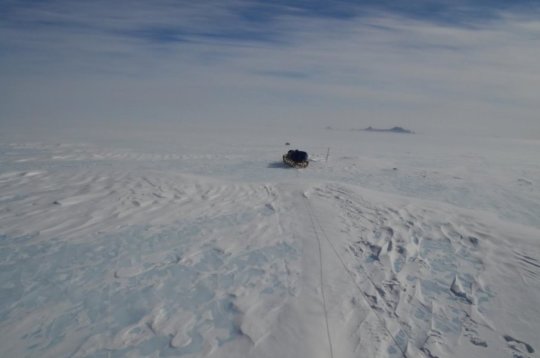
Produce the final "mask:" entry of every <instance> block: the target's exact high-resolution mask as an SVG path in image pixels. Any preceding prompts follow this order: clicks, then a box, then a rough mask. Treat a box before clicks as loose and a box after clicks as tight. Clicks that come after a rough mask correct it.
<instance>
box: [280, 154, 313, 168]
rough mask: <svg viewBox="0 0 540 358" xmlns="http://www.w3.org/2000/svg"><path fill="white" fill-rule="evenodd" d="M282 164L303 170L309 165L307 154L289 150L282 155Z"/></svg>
mask: <svg viewBox="0 0 540 358" xmlns="http://www.w3.org/2000/svg"><path fill="white" fill-rule="evenodd" d="M283 163H285V164H286V165H288V166H290V167H293V168H305V167H307V166H308V164H309V160H308V154H307V153H306V152H303V151H301V150H298V149H295V150H289V151H288V152H287V154H284V155H283Z"/></svg>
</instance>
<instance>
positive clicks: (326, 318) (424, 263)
mask: <svg viewBox="0 0 540 358" xmlns="http://www.w3.org/2000/svg"><path fill="white" fill-rule="evenodd" d="M332 135H336V136H337V135H338V134H336V133H333V134H332ZM339 135H340V136H342V138H341V139H343V142H338V141H337V140H334V142H332V143H333V145H334V149H333V151H332V152H331V157H330V160H329V161H328V162H326V161H325V157H324V156H325V153H326V148H323V146H320V145H319V146H315V145H313V146H312V148H314V149H313V150H309V151H310V152H311V153H313V155H312V158H313V159H314V161H313V162H312V163H311V164H310V167H309V168H308V169H306V170H303V171H298V170H286V169H284V168H283V167H282V166H281V165H279V163H278V162H276V161H275V158H274V157H273V156H272V153H270V154H269V148H273V149H272V150H275V151H279V150H280V149H282V148H281V147H280V148H279V149H277V148H275V147H271V146H270V145H269V144H268V143H266V142H265V141H264V140H262V139H261V143H257V145H248V146H247V147H246V146H238V145H232V144H227V145H224V144H223V143H218V144H215V145H214V147H212V146H210V147H208V148H205V149H206V151H202V150H199V149H200V147H197V146H196V145H191V144H189V145H184V146H182V148H183V149H182V150H179V152H180V153H176V154H171V152H172V151H165V154H163V153H159V151H158V152H157V153H146V152H145V151H144V150H140V151H139V152H137V151H132V150H127V149H117V148H116V149H115V148H113V149H111V148H107V147H103V146H100V147H95V146H91V145H79V144H77V145H70V144H61V145H48V144H41V143H28V144H19V143H15V144H3V145H2V149H3V151H2V153H3V154H2V155H1V156H0V164H1V169H0V235H1V236H0V247H1V250H0V268H1V270H0V282H1V286H0V293H1V294H0V336H1V337H2V338H1V344H0V355H2V356H6V357H19V356H27V357H35V356H39V357H58V356H74V357H103V356H107V357H108V356H113V357H114V356H118V357H120V356H122V357H124V356H133V357H139V356H145V357H146V356H148V357H152V356H153V357H157V356H171V357H239V356H242V357H276V356H279V357H359V356H360V357H364V356H365V357H403V356H406V357H467V356H475V357H535V356H538V352H539V349H540V348H539V347H537V346H536V339H535V338H537V332H540V326H539V323H538V322H540V312H539V311H538V308H537V301H538V299H537V298H538V297H540V283H539V282H540V281H539V278H540V245H539V244H538V238H539V237H540V235H539V233H540V229H539V225H540V224H539V223H538V221H537V218H538V216H537V213H539V212H540V209H539V208H540V204H539V200H538V195H539V194H538V187H537V183H538V182H540V178H539V175H538V173H540V170H539V166H538V164H537V163H536V164H535V162H534V161H531V160H529V159H527V158H529V157H523V158H524V159H523V160H522V161H521V162H515V158H516V157H519V155H518V154H519V153H520V152H519V151H517V150H516V154H508V158H501V159H500V163H497V162H496V161H495V159H494V158H493V157H489V156H485V153H487V152H488V151H487V149H485V148H484V149H482V150H486V152H483V151H482V150H480V149H478V150H473V149H471V148H474V146H473V147H467V148H466V149H464V150H463V152H470V153H469V154H468V155H469V156H470V158H471V159H470V161H467V160H466V159H464V160H463V161H460V162H459V163H457V162H456V161H455V158H457V157H449V156H446V157H444V156H442V157H441V158H442V160H441V161H440V162H439V161H437V160H436V158H437V157H438V156H439V154H440V153H437V151H436V150H435V153H433V154H429V153H424V154H422V155H418V153H419V152H420V149H419V148H418V147H416V145H417V144H414V146H413V144H412V142H411V143H409V144H407V143H406V141H407V139H401V137H400V139H397V141H398V144H390V145H389V146H390V149H389V150H388V151H386V152H385V151H383V150H382V149H381V148H383V147H384V146H385V144H384V143H379V142H378V141H379V138H383V137H380V136H379V137H369V138H372V139H369V140H370V141H371V142H369V143H362V144H360V149H357V150H356V151H355V150H354V149H353V148H354V146H355V145H357V143H350V142H348V141H347V139H348V137H347V136H349V134H347V133H345V134H339ZM367 138H368V137H365V138H363V139H365V140H368V139H367ZM391 138H394V137H391ZM338 144H341V147H340V146H338ZM368 144H369V145H373V146H374V148H375V149H369V146H368ZM426 145H427V144H426ZM430 145H431V144H430ZM529 145H530V144H527V145H526V146H524V147H520V148H521V149H520V150H522V151H525V152H526V151H527V150H528V149H527V148H529ZM308 146H309V142H308ZM393 146H396V147H399V146H404V147H405V148H408V153H407V151H401V152H397V151H395V148H394V147H393ZM479 148H483V147H479ZM523 148H525V149H523ZM379 149H381V150H380V151H379ZM421 149H424V148H421ZM439 150H441V149H440V148H439ZM441 151H442V150H441ZM430 155H431V157H430ZM258 157H260V158H262V159H261V160H257V159H254V158H258ZM277 157H278V158H279V155H278V156H277ZM458 157H459V158H463V157H462V154H460V155H458ZM394 168H396V169H394ZM490 175H493V176H494V177H493V178H492V179H489V178H490ZM456 177H457V178H459V179H456ZM482 183H483V185H481V184H482ZM381 191H384V192H386V193H382V192H381ZM501 203H507V205H506V206H503V205H501ZM456 205H458V206H456Z"/></svg>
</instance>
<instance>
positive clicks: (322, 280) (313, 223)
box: [306, 198, 334, 358]
mask: <svg viewBox="0 0 540 358" xmlns="http://www.w3.org/2000/svg"><path fill="white" fill-rule="evenodd" d="M306 203H307V205H306V208H307V209H308V214H309V219H310V221H311V227H312V229H313V232H314V233H315V237H316V238H317V245H318V247H319V267H320V282H321V284H320V286H321V295H322V301H323V310H324V320H325V323H326V334H327V336H328V344H329V346H330V357H331V358H334V349H333V347H332V336H331V335H330V325H329V324H328V309H327V304H326V294H325V292H324V277H323V261H322V248H321V238H320V236H319V233H318V232H317V227H316V226H315V220H314V219H313V211H312V210H311V206H310V205H309V201H308V200H307V198H306ZM319 227H320V226H319Z"/></svg>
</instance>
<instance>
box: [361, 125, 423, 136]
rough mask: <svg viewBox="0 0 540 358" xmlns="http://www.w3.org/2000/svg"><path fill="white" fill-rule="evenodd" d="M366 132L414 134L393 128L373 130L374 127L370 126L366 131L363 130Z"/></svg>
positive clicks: (403, 129)
mask: <svg viewBox="0 0 540 358" xmlns="http://www.w3.org/2000/svg"><path fill="white" fill-rule="evenodd" d="M362 130H363V131H366V132H391V133H403V134H413V133H414V132H413V131H411V130H408V129H405V128H402V127H392V128H389V129H381V128H373V127H372V126H369V127H367V128H365V129H362Z"/></svg>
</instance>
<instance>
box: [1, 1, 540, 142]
mask: <svg viewBox="0 0 540 358" xmlns="http://www.w3.org/2000/svg"><path fill="white" fill-rule="evenodd" d="M0 8H1V9H2V11H1V12H0V128H4V129H8V128H12V127H20V128H32V127H49V128H63V127H66V126H72V127H75V128H77V127H84V126H90V127H96V128H100V127H103V128H106V127H107V126H111V125H116V126H132V125H133V126H134V125H146V126H155V127H159V126H163V127H164V128H165V127H167V126H171V125H173V126H179V127H181V126H188V125H197V124H209V125H216V126H222V127H225V126H229V125H237V124H243V125H250V124H253V125H260V124H263V125H267V126H274V125H280V126H287V125H290V126H291V127H295V126H296V127H298V126H311V127H321V128H324V127H326V126H332V127H333V128H336V129H350V128H362V127H365V126H368V125H371V126H374V127H389V126H394V125H400V126H403V127H407V128H410V129H412V130H415V131H417V132H428V133H429V132H434V131H435V132H437V131H439V132H444V131H451V132H452V133H480V134H482V133H484V134H486V135H495V136H501V135H507V136H515V137H523V138H535V139H540V94H539V93H540V92H539V91H538V89H539V88H540V61H539V60H538V59H540V2H538V1H537V0H534V1H531V0H515V1H499V0H491V1H488V0H478V1H473V0H434V1H427V0H410V1H397V0H394V1H390V0H382V1H375V0H365V1H346V0H337V1H323V0H315V1H305V0H304V1H301V0H296V1H292V0H277V1H262V0H261V1H244V0H230V1H227V0H221V1H212V0H209V1H174V0H155V1H143V0H130V1H125V0H117V1H110V0H108V1H104V0H94V1H72V0H71V1H69V0H42V1H37V0H19V1H13V0H0Z"/></svg>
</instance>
